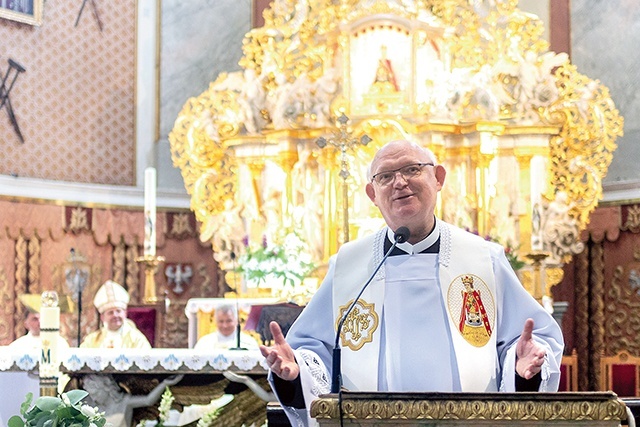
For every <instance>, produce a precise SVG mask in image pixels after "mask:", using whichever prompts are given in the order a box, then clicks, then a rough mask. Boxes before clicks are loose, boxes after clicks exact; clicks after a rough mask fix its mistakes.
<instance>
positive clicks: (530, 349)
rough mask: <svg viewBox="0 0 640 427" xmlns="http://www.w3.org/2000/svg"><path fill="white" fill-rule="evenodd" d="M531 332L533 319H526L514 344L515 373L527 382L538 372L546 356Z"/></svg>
mask: <svg viewBox="0 0 640 427" xmlns="http://www.w3.org/2000/svg"><path fill="white" fill-rule="evenodd" d="M532 331H533V319H527V320H526V321H525V322H524V329H523V330H522V334H521V335H520V339H518V343H517V344H516V372H517V373H518V375H520V376H521V377H522V378H524V379H527V380H529V379H531V378H533V377H534V376H535V375H537V374H538V373H539V372H540V370H541V369H542V364H543V363H544V358H545V356H546V354H547V350H546V349H545V348H544V347H543V346H541V345H540V344H538V343H537V342H536V341H535V340H534V339H533V337H532Z"/></svg>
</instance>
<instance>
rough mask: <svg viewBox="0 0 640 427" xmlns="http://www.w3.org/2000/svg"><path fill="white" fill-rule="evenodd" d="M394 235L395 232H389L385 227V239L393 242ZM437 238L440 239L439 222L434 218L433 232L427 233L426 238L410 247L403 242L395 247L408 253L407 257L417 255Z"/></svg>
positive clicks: (389, 229) (407, 243) (409, 244)
mask: <svg viewBox="0 0 640 427" xmlns="http://www.w3.org/2000/svg"><path fill="white" fill-rule="evenodd" d="M394 234H395V232H394V231H393V230H391V228H389V227H387V237H388V238H389V240H390V241H391V242H393V241H394ZM439 238H440V221H439V220H438V218H435V225H434V227H433V230H432V231H431V233H429V235H428V236H427V237H425V238H424V239H422V240H420V241H419V242H418V243H416V244H415V245H412V244H411V243H409V242H404V243H399V244H398V245H397V246H396V247H397V248H398V249H402V250H403V251H404V252H406V253H408V254H409V255H411V254H419V253H420V252H422V251H424V250H425V249H427V248H429V247H431V246H432V245H433V244H434V243H435V242H436V241H437V240H438V239H439Z"/></svg>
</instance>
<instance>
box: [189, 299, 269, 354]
mask: <svg viewBox="0 0 640 427" xmlns="http://www.w3.org/2000/svg"><path fill="white" fill-rule="evenodd" d="M215 318H216V331H214V332H211V333H209V334H207V335H203V336H202V337H200V339H199V340H198V342H196V345H195V346H194V347H193V348H194V349H195V350H226V349H229V348H237V347H238V332H239V328H238V315H237V313H236V309H235V308H234V307H233V306H232V305H221V306H219V307H216V312H215ZM240 348H245V349H247V350H257V349H258V342H257V341H256V340H255V338H253V337H252V336H251V335H249V334H247V333H244V332H240Z"/></svg>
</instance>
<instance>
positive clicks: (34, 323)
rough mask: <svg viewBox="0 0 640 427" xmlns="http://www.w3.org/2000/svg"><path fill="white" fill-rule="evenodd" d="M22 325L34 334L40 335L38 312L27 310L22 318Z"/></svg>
mask: <svg viewBox="0 0 640 427" xmlns="http://www.w3.org/2000/svg"><path fill="white" fill-rule="evenodd" d="M24 327H25V328H27V330H28V331H29V332H31V333H32V334H33V335H34V336H36V337H37V336H39V335H40V314H39V313H33V312H31V311H30V312H29V313H28V314H27V317H25V319H24Z"/></svg>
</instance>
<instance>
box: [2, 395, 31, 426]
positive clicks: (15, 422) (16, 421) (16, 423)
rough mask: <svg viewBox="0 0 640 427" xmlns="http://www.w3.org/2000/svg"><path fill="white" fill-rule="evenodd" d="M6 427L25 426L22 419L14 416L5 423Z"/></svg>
mask: <svg viewBox="0 0 640 427" xmlns="http://www.w3.org/2000/svg"><path fill="white" fill-rule="evenodd" d="M29 394H31V393H29ZM7 426H8V427H24V426H25V424H24V421H23V420H22V418H20V417H19V416H17V415H14V416H13V417H11V418H9V421H7Z"/></svg>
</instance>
